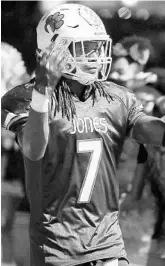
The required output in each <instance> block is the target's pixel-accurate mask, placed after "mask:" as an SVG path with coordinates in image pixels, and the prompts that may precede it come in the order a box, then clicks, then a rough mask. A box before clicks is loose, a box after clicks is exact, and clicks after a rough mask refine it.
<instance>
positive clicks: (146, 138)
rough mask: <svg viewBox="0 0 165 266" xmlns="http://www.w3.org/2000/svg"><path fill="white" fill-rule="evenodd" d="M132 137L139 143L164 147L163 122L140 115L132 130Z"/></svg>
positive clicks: (164, 124)
mask: <svg viewBox="0 0 165 266" xmlns="http://www.w3.org/2000/svg"><path fill="white" fill-rule="evenodd" d="M132 137H133V138H134V139H136V140H137V141H138V142H139V143H146V144H155V145H163V146H164V145H165V121H164V120H163V119H160V118H156V117H152V116H147V115H142V116H140V117H139V118H138V119H137V121H136V123H135V125H134V127H133V129H132Z"/></svg>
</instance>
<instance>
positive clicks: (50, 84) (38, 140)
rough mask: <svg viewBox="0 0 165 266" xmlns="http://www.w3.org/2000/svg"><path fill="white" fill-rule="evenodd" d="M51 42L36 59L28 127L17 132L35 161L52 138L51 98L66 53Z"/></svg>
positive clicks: (22, 146) (20, 141)
mask: <svg viewBox="0 0 165 266" xmlns="http://www.w3.org/2000/svg"><path fill="white" fill-rule="evenodd" d="M52 48H53V47H52V45H51V46H50V47H49V48H48V49H47V50H46V51H45V52H44V53H43V55H42V57H41V58H40V59H39V60H38V62H37V68H36V85H35V88H34V90H33V92H32V102H31V109H30V111H29V116H28V119H27V122H26V124H25V127H24V128H23V130H22V131H21V132H20V133H19V134H18V141H19V143H20V145H21V148H22V153H23V155H24V156H26V157H27V158H28V159H30V160H32V161H37V160H40V159H41V158H42V157H43V156H44V154H45V151H46V148H47V145H48V140H49V111H48V110H49V99H50V97H51V96H52V93H53V91H54V89H55V87H56V85H57V83H58V81H59V79H60V77H61V73H62V69H63V67H64V59H66V58H65V54H64V53H62V52H61V51H60V50H59V49H57V50H56V51H55V53H52Z"/></svg>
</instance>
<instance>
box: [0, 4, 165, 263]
mask: <svg viewBox="0 0 165 266" xmlns="http://www.w3.org/2000/svg"><path fill="white" fill-rule="evenodd" d="M37 43H38V50H37V67H36V77H35V80H32V81H31V82H30V83H28V84H25V85H23V86H19V87H17V88H15V89H13V90H11V91H10V92H9V93H8V94H6V95H5V96H4V97H3V99H2V109H3V112H2V122H3V123H4V126H5V127H6V128H8V129H9V130H13V131H15V132H16V134H17V140H18V143H19V145H20V147H21V150H22V154H23V156H24V164H25V172H26V189H27V194H28V198H29V201H30V208H31V219H30V241H31V265H35V266H38V265H40V266H42V265H52V266H53V265H56V266H61V265H63V266H74V265H86V266H91V265H97V266H99V265H106V266H116V265H120V266H121V265H127V264H128V261H127V257H126V252H125V248H124V243H123V239H122V233H121V230H120V226H119V222H118V210H119V204H118V194H119V188H118V180H117V178H116V164H117V162H118V159H119V156H120V153H121V150H122V146H123V142H124V138H125V136H127V135H129V136H131V137H132V138H135V139H136V140H137V141H138V142H140V143H154V144H157V145H162V144H164V137H163V136H164V131H165V123H164V122H163V121H162V120H161V119H159V118H153V117H149V116H146V115H145V114H144V113H143V108H142V106H141V103H139V101H138V100H137V99H136V98H135V96H134V95H133V94H132V93H131V92H129V91H128V90H127V89H126V88H124V87H120V86H118V85H116V84H114V83H111V82H106V78H107V76H108V74H109V70H110V65H111V38H110V37H109V36H108V35H107V33H106V30H105V27H104V25H103V23H102V21H101V19H100V18H99V17H98V16H97V14H95V12H94V11H93V10H91V9H90V8H88V7H86V6H83V5H79V4H63V5H58V6H56V7H55V8H53V9H51V10H50V11H49V12H48V13H46V14H45V16H44V17H43V18H42V19H41V21H40V22H39V25H38V27H37ZM8 99H9V100H8Z"/></svg>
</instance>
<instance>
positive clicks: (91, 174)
mask: <svg viewBox="0 0 165 266" xmlns="http://www.w3.org/2000/svg"><path fill="white" fill-rule="evenodd" d="M77 152H78V153H86V152H90V153H91V156H90V159H89V164H88V166H87V170H86V173H85V177H84V181H83V184H82V187H81V190H80V195H79V198H78V203H89V202H90V199H91V196H92V192H93V189H94V185H95V182H96V177H97V173H98V169H99V164H100V160H101V154H102V139H86V140H78V141H77Z"/></svg>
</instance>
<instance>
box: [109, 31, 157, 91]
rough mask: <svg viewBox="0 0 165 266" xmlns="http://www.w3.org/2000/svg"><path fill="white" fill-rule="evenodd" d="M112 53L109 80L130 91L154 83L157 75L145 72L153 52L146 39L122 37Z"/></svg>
mask: <svg viewBox="0 0 165 266" xmlns="http://www.w3.org/2000/svg"><path fill="white" fill-rule="evenodd" d="M112 51H113V62H112V71H111V72H110V75H109V80H111V81H114V82H116V83H118V84H121V85H123V86H126V87H127V88H130V89H132V90H134V89H135V88H137V87H138V88H139V87H142V86H144V85H146V84H148V83H155V82H156V80H157V75H156V74H154V73H152V72H146V71H145V67H146V64H147V62H148V60H149V58H150V56H151V53H152V52H153V47H152V44H151V42H150V40H149V39H148V38H144V37H141V36H129V37H124V38H123V39H121V40H119V42H118V43H116V44H115V45H114V46H113V50H112ZM144 71H145V72H144Z"/></svg>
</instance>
